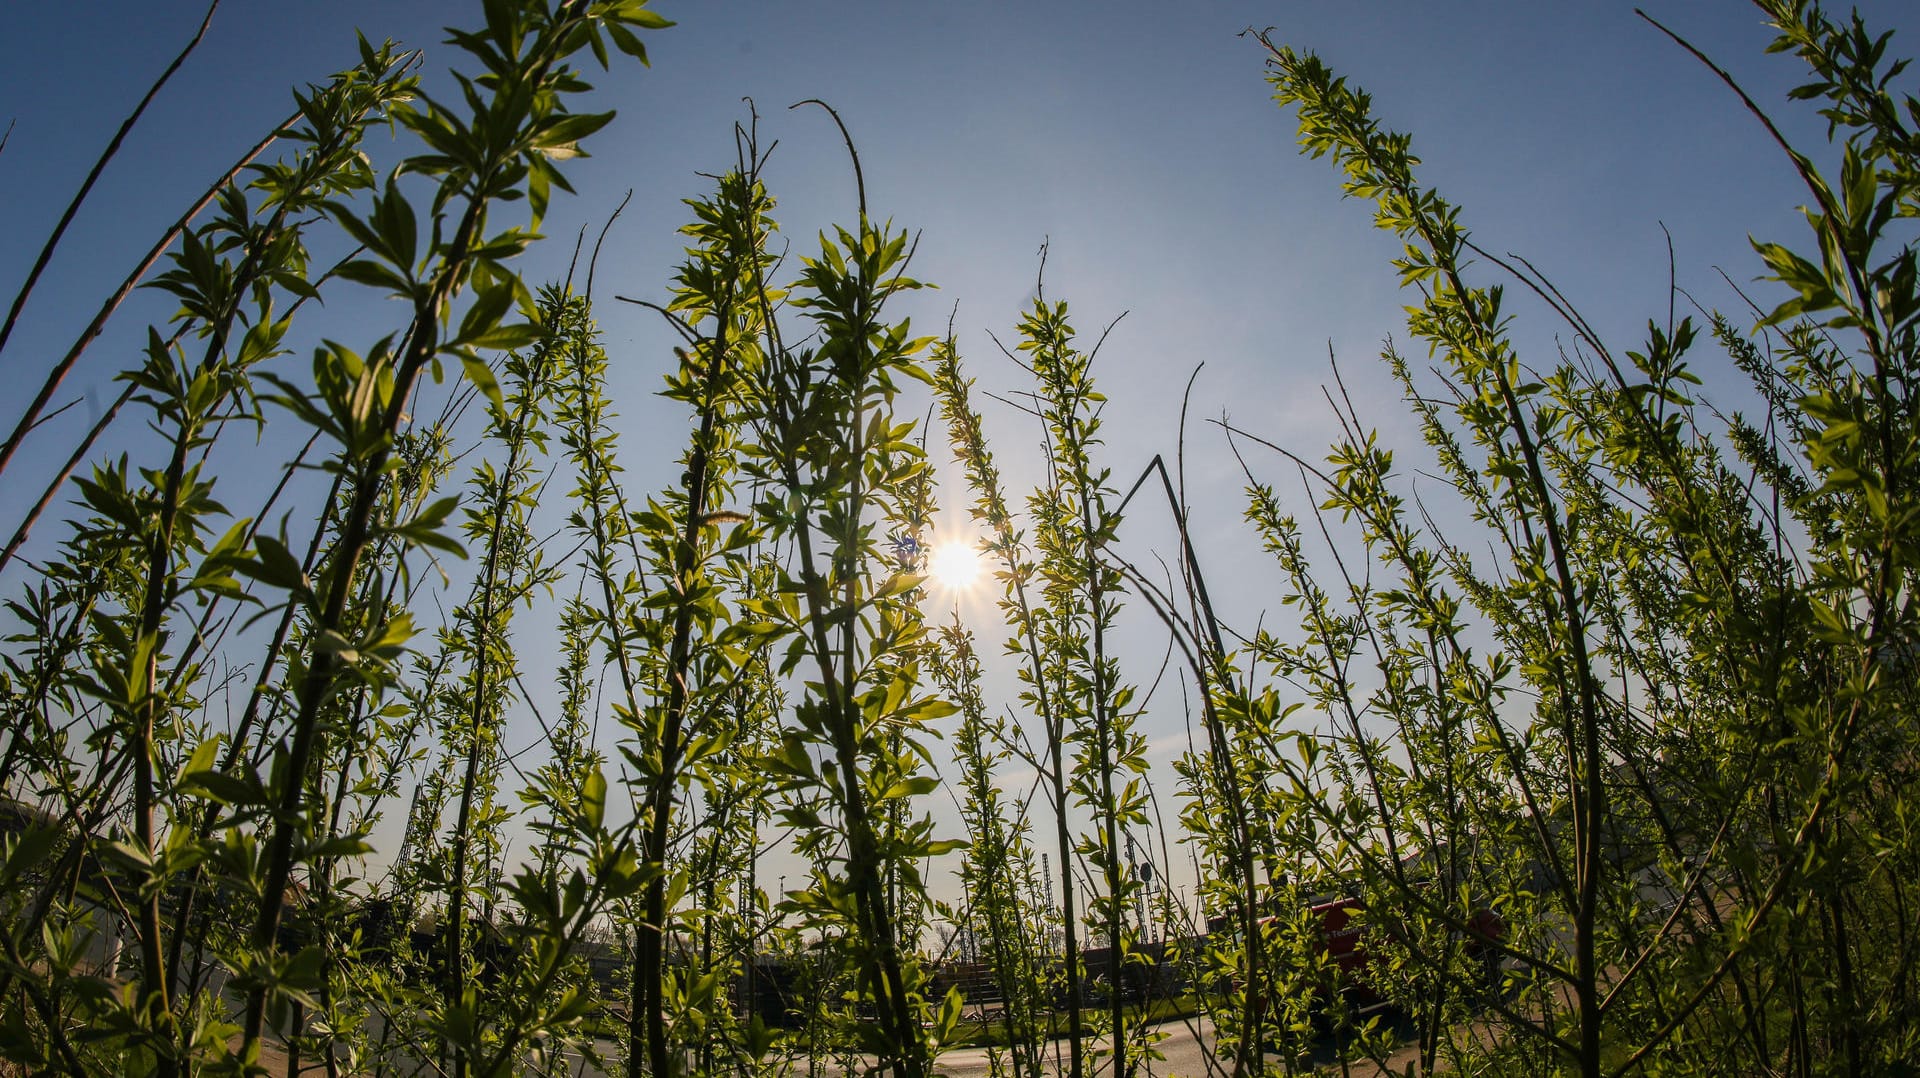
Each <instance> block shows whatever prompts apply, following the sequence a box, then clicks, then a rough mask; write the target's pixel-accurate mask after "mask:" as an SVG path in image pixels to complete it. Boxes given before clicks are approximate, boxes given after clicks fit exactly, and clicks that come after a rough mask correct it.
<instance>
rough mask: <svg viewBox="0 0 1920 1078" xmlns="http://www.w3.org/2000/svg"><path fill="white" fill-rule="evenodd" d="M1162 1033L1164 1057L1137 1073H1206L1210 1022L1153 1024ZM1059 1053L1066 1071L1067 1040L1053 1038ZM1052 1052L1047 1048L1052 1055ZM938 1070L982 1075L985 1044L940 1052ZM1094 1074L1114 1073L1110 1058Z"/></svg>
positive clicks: (958, 1077) (950, 1076) (961, 1076)
mask: <svg viewBox="0 0 1920 1078" xmlns="http://www.w3.org/2000/svg"><path fill="white" fill-rule="evenodd" d="M1155 1032H1157V1033H1159V1034H1161V1040H1160V1042H1159V1043H1158V1044H1157V1045H1156V1046H1155V1047H1157V1048H1158V1049H1159V1051H1160V1054H1161V1055H1164V1056H1166V1057H1167V1058H1166V1059H1164V1060H1157V1059H1156V1060H1151V1061H1149V1062H1150V1063H1151V1066H1150V1067H1145V1066H1143V1067H1142V1068H1140V1069H1137V1070H1136V1071H1135V1072H1134V1073H1135V1074H1139V1075H1149V1074H1151V1075H1169V1076H1171V1075H1183V1076H1189V1078H1199V1076H1201V1075H1205V1074H1206V1073H1207V1059H1206V1056H1207V1052H1206V1045H1207V1044H1210V1043H1212V1041H1213V1023H1211V1022H1209V1021H1207V1020H1206V1019H1204V1018H1196V1019H1194V1020H1193V1024H1192V1025H1189V1024H1188V1023H1187V1022H1184V1021H1180V1022H1164V1023H1161V1024H1160V1025H1159V1026H1157V1027H1155ZM1049 1047H1050V1048H1051V1049H1053V1050H1054V1051H1057V1053H1058V1055H1059V1057H1060V1058H1059V1061H1058V1069H1057V1071H1056V1073H1060V1074H1064V1073H1066V1068H1067V1064H1066V1052H1067V1048H1066V1043H1065V1042H1064V1041H1055V1042H1054V1043H1053V1044H1052V1045H1050V1046H1049ZM1052 1054H1053V1053H1052V1052H1050V1053H1049V1055H1050V1056H1051V1055H1052ZM935 1066H936V1067H937V1068H938V1071H939V1073H940V1074H943V1075H946V1076H947V1078H985V1076H986V1074H987V1073H988V1068H987V1050H986V1049H985V1048H956V1049H954V1050H952V1051H950V1052H943V1053H941V1055H940V1060H939V1062H938V1063H936V1064H935ZM1090 1073H1091V1074H1093V1075H1101V1074H1111V1073H1113V1063H1112V1060H1109V1059H1102V1060H1101V1062H1100V1065H1099V1066H1097V1067H1096V1068H1095V1069H1094V1070H1092V1071H1091V1072H1090Z"/></svg>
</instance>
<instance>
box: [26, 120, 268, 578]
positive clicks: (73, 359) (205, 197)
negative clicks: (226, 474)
mask: <svg viewBox="0 0 1920 1078" xmlns="http://www.w3.org/2000/svg"><path fill="white" fill-rule="evenodd" d="M299 119H300V114H299V113H294V114H293V115H291V116H289V117H287V118H286V119H285V120H283V121H281V123H280V125H279V126H278V127H275V128H274V129H273V130H272V131H270V132H268V134H267V136H266V137H265V138H263V139H261V140H260V141H259V142H256V143H254V145H253V148H252V149H250V150H248V151H247V152H246V153H244V154H242V155H241V156H240V159H239V160H238V161H235V162H234V163H233V167H232V168H229V169H228V170H227V171H226V173H225V175H222V176H221V177H220V178H219V179H218V180H215V181H214V182H213V183H212V184H211V185H210V186H208V188H207V190H206V192H205V193H204V194H202V195H201V196H200V197H199V199H197V200H196V201H195V202H194V204H193V205H192V206H190V207H188V209H187V212H186V213H183V214H181V215H180V219H179V220H178V221H175V222H174V224H173V227H171V228H169V229H167V231H166V232H165V233H163V234H162V235H161V237H160V239H159V240H158V241H156V242H155V243H154V245H153V246H152V247H151V248H149V249H148V251H147V254H146V257H145V258H142V259H141V260H140V264H139V265H137V266H135V267H134V268H133V272H131V273H129V274H127V276H126V279H125V280H123V281H121V282H120V286H119V287H118V288H115V289H114V290H113V293H112V294H111V295H109V296H108V297H107V299H106V301H105V302H104V303H102V304H101V305H100V310H99V311H98V312H97V313H96V314H95V315H94V316H93V321H91V322H89V323H87V328H86V329H85V330H83V331H81V334H80V336H79V337H78V338H76V339H75V340H74V342H73V344H71V345H70V346H68V348H67V351H66V354H65V355H63V356H61V357H60V362H58V363H56V364H54V366H53V369H52V370H51V371H48V372H47V378H46V381H45V382H44V383H42V384H41V386H40V392H39V394H38V395H36V396H35V397H34V399H33V401H32V403H30V404H28V405H27V411H26V414H24V415H22V416H21V417H20V421H19V422H18V423H17V424H15V426H14V428H13V433H12V434H9V435H8V436H7V440H6V442H5V443H4V444H0V473H4V472H5V471H6V470H7V464H8V463H9V462H11V461H12V460H13V454H14V452H15V451H16V450H18V449H19V448H20V443H21V442H22V441H23V440H24V439H25V438H26V436H27V433H28V432H29V431H31V430H32V429H33V427H34V426H35V425H36V424H37V423H38V422H39V418H40V412H41V410H42V409H44V408H45V407H46V406H47V402H48V401H50V400H52V399H53V394H54V393H55V391H57V390H58V389H59V388H60V383H61V382H62V381H63V380H64V379H65V378H66V376H67V374H68V373H69V372H71V371H72V370H73V367H74V364H76V363H78V362H79V361H80V356H81V355H82V354H83V353H84V352H86V350H87V347H88V346H89V345H91V344H92V343H93V341H94V340H95V339H96V338H97V337H99V336H100V334H101V332H102V331H103V330H105V329H106V326H107V321H108V320H109V319H110V318H112V317H113V313H114V312H115V311H117V310H119V309H120V304H121V303H122V302H123V301H125V300H126V298H127V296H128V295H129V294H131V293H132V292H133V289H134V287H135V286H136V285H138V284H139V283H140V279H141V278H142V277H145V276H146V275H147V271H148V270H150V269H152V268H153V264H154V263H155V262H157V261H159V260H160V256H161V255H162V254H165V253H166V251H167V248H169V247H172V246H173V242H174V241H175V240H177V239H179V238H180V234H181V233H182V232H185V231H186V230H187V227H188V226H189V225H191V224H192V223H193V219H194V218H196V217H198V216H200V211H201V210H204V209H206V208H207V204H208V203H210V202H212V201H213V199H214V197H215V196H216V195H218V194H219V193H220V191H221V189H222V188H224V187H226V186H227V185H228V184H230V183H232V182H233V180H234V177H236V176H238V175H240V172H241V170H242V169H244V168H246V167H247V166H248V165H250V164H252V163H253V159H254V158H256V157H259V156H260V155H261V154H262V153H264V152H266V149H267V147H268V146H271V145H273V143H274V140H275V139H278V138H279V137H280V132H281V131H283V130H285V129H286V128H288V127H291V126H292V125H293V124H294V123H295V122H297V121H298V120H299ZM125 400H126V394H125V393H122V394H121V397H120V400H119V401H116V402H115V404H114V407H113V408H112V409H109V417H108V418H109V419H110V418H111V413H112V412H117V411H118V410H119V405H120V404H121V403H123V402H124V401H125ZM99 432H100V427H99V425H97V424H96V425H95V427H94V430H93V432H92V433H91V434H89V435H88V436H87V439H86V441H85V442H84V443H83V444H82V446H81V448H80V449H78V450H76V451H75V456H76V457H79V456H83V455H84V454H85V453H86V450H87V449H88V448H89V447H90V446H91V445H92V444H93V440H94V439H95V438H97V437H98V436H99ZM67 470H68V472H71V471H72V464H71V463H69V465H68V469H67ZM45 507H46V503H45V500H44V499H43V500H42V501H41V503H40V504H39V505H36V506H35V507H34V511H33V512H32V513H30V514H28V516H27V519H26V521H25V522H24V523H23V524H21V525H20V531H19V533H18V534H17V535H16V536H15V537H14V541H13V542H11V543H9V544H8V545H7V552H6V556H5V557H0V568H4V567H5V565H6V560H7V558H11V557H12V556H13V552H14V551H15V550H16V549H18V547H19V544H20V542H21V541H22V540H23V539H24V538H25V535H26V532H27V531H28V530H29V529H31V528H32V527H33V522H34V521H35V520H36V519H37V518H38V517H39V514H40V512H41V511H42V510H43V509H44V508H45Z"/></svg>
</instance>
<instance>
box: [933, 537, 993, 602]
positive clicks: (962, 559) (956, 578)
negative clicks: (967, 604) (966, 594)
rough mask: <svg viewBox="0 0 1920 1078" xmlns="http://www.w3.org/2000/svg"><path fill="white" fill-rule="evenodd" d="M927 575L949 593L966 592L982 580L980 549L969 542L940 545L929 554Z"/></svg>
mask: <svg viewBox="0 0 1920 1078" xmlns="http://www.w3.org/2000/svg"><path fill="white" fill-rule="evenodd" d="M927 575H928V576H930V577H932V578H933V582H934V583H935V584H938V585H939V586H940V587H942V588H944V589H946V590H947V591H966V590H967V589H969V588H971V587H973V585H974V583H975V582H977V581H978V580H979V579H980V548H979V547H977V546H975V545H974V544H973V543H967V542H945V543H940V544H939V545H937V546H935V547H934V548H933V549H932V550H931V551H928V553H927Z"/></svg>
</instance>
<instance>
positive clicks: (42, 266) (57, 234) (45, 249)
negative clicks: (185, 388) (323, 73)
mask: <svg viewBox="0 0 1920 1078" xmlns="http://www.w3.org/2000/svg"><path fill="white" fill-rule="evenodd" d="M219 6H220V0H213V2H212V3H211V4H208V5H207V13H206V15H205V16H203V17H202V18H201V19H200V28H199V29H198V30H195V31H194V33H193V40H191V41H189V42H187V46H186V48H183V49H181V50H180V53H179V55H177V56H175V57H174V58H173V62H172V63H170V64H168V65H167V69H166V70H165V71H163V72H161V73H160V77H159V78H158V79H155V80H154V82H153V85H152V86H150V87H148V88H147V93H146V96H145V97H142V98H141V99H140V103H139V104H138V105H136V106H134V109H133V112H132V113H131V114H129V115H128V116H127V118H126V119H125V120H123V121H121V124H120V129H119V130H118V131H115V132H114V133H113V138H112V139H111V140H109V141H108V143H107V148H106V149H105V150H102V151H101V152H100V158H99V160H97V161H95V162H94V163H93V168H92V170H91V171H89V172H88V173H87V178H86V179H85V180H83V181H81V183H80V189H79V190H78V191H76V192H74V195H73V200H72V201H71V202H69V203H67V209H66V212H65V213H62V214H61V215H60V221H59V223H58V224H56V225H54V226H53V234H52V235H50V236H48V237H47V242H46V244H45V245H44V246H42V247H41V248H40V257H38V258H36V259H35V260H34V263H33V269H32V270H30V271H28V273H27V279H26V281H25V283H23V284H21V286H20V291H19V292H18V293H16V294H15V295H14V297H13V305H12V306H11V307H10V308H8V310H7V320H6V322H4V323H0V352H4V351H5V350H6V347H7V341H8V340H9V339H11V338H12V336H13V327H14V325H15V324H16V323H18V322H19V321H20V309H21V308H23V307H25V306H26V305H27V297H28V296H30V295H32V294H33V286H34V285H36V284H38V283H39V282H40V275H41V274H42V273H44V272H45V271H46V268H47V263H48V262H50V261H52V260H53V252H54V250H55V249H56V248H58V247H59V246H60V240H61V239H62V238H63V237H64V236H65V235H66V234H67V226H68V225H70V224H72V223H73V218H74V215H75V214H77V213H79V212H80V205H81V203H83V202H85V201H86V200H87V195H88V194H89V193H91V192H92V191H93V185H94V182H95V181H97V180H98V179H99V178H100V174H101V173H102V172H104V171H106V168H107V162H109V161H112V160H113V157H114V155H115V154H117V153H119V152H120V144H121V143H122V142H124V141H126V138H127V133H128V132H130V131H132V130H133V125H134V124H136V123H139V122H140V117H141V115H142V114H144V113H145V112H146V111H147V106H148V105H150V104H152V103H153V99H154V98H155V97H158V96H159V95H160V88H161V87H163V86H165V85H166V84H167V80H169V79H171V78H173V73H174V72H176V71H178V70H180V65H181V64H184V63H186V62H187V57H188V56H189V55H190V54H191V53H192V52H193V50H194V49H196V48H198V47H199V45H200V39H201V38H203V37H206V36H207V27H208V26H209V25H211V24H212V23H213V13H214V11H215V10H216V9H218V8H219ZM40 403H41V405H42V406H44V404H45V402H44V401H42V402H40ZM30 420H31V416H30V417H29V421H28V422H27V425H28V426H31V425H32V423H31V422H30ZM11 450H12V439H9V440H8V449H7V453H0V468H4V467H5V466H6V456H7V455H8V454H10V453H11Z"/></svg>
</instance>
